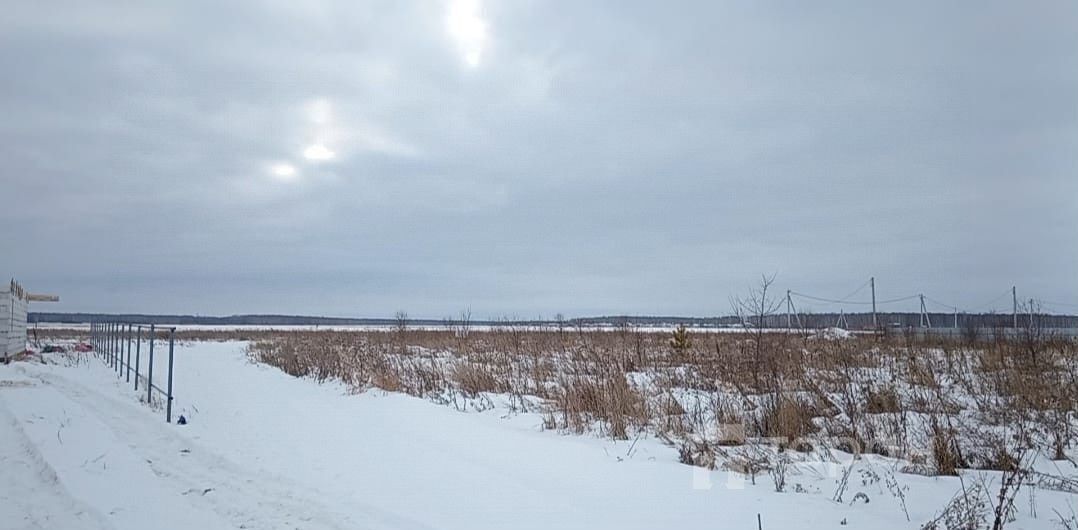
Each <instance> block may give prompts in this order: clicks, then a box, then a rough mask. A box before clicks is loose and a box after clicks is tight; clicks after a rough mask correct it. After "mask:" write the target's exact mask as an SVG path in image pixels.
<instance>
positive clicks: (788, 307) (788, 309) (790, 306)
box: [786, 289, 793, 332]
mask: <svg viewBox="0 0 1078 530" xmlns="http://www.w3.org/2000/svg"><path fill="white" fill-rule="evenodd" d="M792 312H793V302H791V301H790V290H789V289H786V331H787V332H789V331H790V330H791V329H793V328H792V327H790V314H791V313H792Z"/></svg>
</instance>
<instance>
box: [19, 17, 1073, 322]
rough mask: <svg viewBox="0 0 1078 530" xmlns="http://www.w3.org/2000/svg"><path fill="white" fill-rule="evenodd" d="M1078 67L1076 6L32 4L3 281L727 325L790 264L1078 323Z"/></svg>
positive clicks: (820, 291)
mask: <svg viewBox="0 0 1078 530" xmlns="http://www.w3.org/2000/svg"><path fill="white" fill-rule="evenodd" d="M1076 65H1078V3H1075V2H1073V1H1069V0H1060V1H1039V0H1035V1H1031V2H995V1H968V2H967V1H956V2H935V1H917V0H914V1H906V2H886V3H870V2H863V1H824V2H788V1H783V2H769V1H744V2H716V1H710V0H709V1H700V2H695V1H685V2H644V1H633V0H617V1H602V0H596V1H589V2H554V1H551V2H542V1H538V0H512V1H504V0H503V1H490V0H485V1H484V0H447V1H441V0H423V1H414V2H413V1H403V0H385V1H381V0H379V1H359V0H341V1H336V0H334V1H328V0H327V1H323V0H312V1H304V2H292V1H268V2H267V1H258V2H254V1H242V0H241V1H239V2H229V3H227V4H224V3H219V2H205V1H202V0H191V1H184V2H115V1H110V0H105V1H102V2H92V3H88V2H76V1H47V2H18V3H15V4H14V5H8V6H6V7H5V8H4V16H2V17H0V70H2V71H3V77H2V81H0V163H2V164H3V165H2V167H0V199H2V201H3V207H2V208H0V249H2V251H0V273H3V274H4V275H5V276H13V277H15V278H17V279H18V280H19V281H20V282H21V283H23V284H24V285H26V286H27V287H28V288H29V289H30V290H31V291H36V292H47V293H52V294H57V295H60V297H61V299H62V301H61V302H60V303H58V304H48V305H45V304H40V305H36V306H35V308H34V309H36V310H41V311H44V310H53V311H94V312H98V311H100V312H120V311H131V312H146V313H176V312H179V313H191V314H202V315H228V314H238V313H287V314H317V315H336V316H357V317H377V316H389V315H392V314H393V313H394V312H396V311H398V310H404V311H406V312H408V313H409V314H410V315H412V316H415V317H429V318H441V317H445V316H449V315H453V314H457V313H459V312H460V311H461V310H463V309H466V308H470V309H471V312H472V314H473V317H474V318H497V317H519V318H535V317H549V316H553V315H554V314H557V313H561V314H564V315H566V316H582V315H601V314H649V315H697V316H705V315H720V314H728V313H729V312H730V311H731V306H730V302H729V300H730V297H731V296H736V295H739V294H744V293H746V292H747V291H748V290H749V289H750V288H751V287H752V286H753V285H754V284H756V283H757V282H758V281H759V279H760V277H761V275H763V274H766V275H775V283H774V286H773V290H775V291H777V293H778V295H779V296H780V297H781V296H784V293H785V290H787V289H792V290H793V291H795V292H798V293H804V294H810V295H813V296H817V297H822V298H831V299H843V298H844V297H846V296H849V295H850V294H851V293H853V292H855V291H856V293H857V294H855V295H854V297H853V298H851V300H855V301H864V300H867V299H868V298H867V297H868V296H869V294H868V292H867V291H866V290H865V289H861V290H860V291H857V289H858V286H863V285H864V284H865V282H866V281H867V280H868V278H869V277H872V276H874V277H875V278H876V285H877V293H878V296H879V297H880V299H881V300H882V299H891V298H898V297H903V296H907V295H910V294H917V293H924V294H926V295H927V296H928V297H930V298H931V299H932V300H933V301H936V302H939V303H941V304H949V305H953V306H957V307H960V308H961V309H963V310H985V309H999V310H1006V309H1009V305H1010V302H1009V292H1008V291H1009V289H1010V287H1011V286H1012V285H1015V286H1017V290H1018V293H1019V297H1021V298H1022V299H1027V298H1033V297H1035V298H1037V299H1039V300H1043V301H1045V304H1046V305H1045V309H1048V310H1051V309H1053V308H1055V309H1056V310H1057V311H1064V310H1067V309H1070V310H1072V311H1078V306H1074V307H1070V306H1062V305H1055V306H1048V305H1047V302H1048V301H1051V302H1052V303H1055V304H1078V274H1076V270H1078V149H1076V148H1078V67H1076ZM1001 295H1007V296H1006V297H1004V298H1002V299H1001V298H1000V296H1001ZM993 299H996V301H995V302H994V303H993ZM798 303H799V304H801V305H802V307H803V308H804V309H806V310H814V311H827V310H831V309H837V308H838V307H840V306H839V305H837V304H828V303H824V302H817V301H812V300H809V299H801V300H799V301H798ZM917 303H918V302H917V301H916V300H911V301H905V302H901V303H895V304H892V305H890V306H884V307H881V310H882V309H891V310H916V309H917V307H918V306H917ZM933 303H935V302H933ZM858 308H863V306H858ZM846 309H847V310H850V309H851V308H846ZM936 309H938V310H941V311H949V309H948V308H946V307H942V306H939V307H936Z"/></svg>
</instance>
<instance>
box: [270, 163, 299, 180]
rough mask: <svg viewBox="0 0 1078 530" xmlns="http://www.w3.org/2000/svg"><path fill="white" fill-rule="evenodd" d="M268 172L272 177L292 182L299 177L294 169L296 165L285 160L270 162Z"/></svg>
mask: <svg viewBox="0 0 1078 530" xmlns="http://www.w3.org/2000/svg"><path fill="white" fill-rule="evenodd" d="M269 173H270V175H271V176H273V178H274V179H276V180H279V181H281V182H292V181H294V180H296V178H298V177H299V172H298V171H296V166H293V165H292V164H289V163H287V162H276V163H273V164H270V166H269Z"/></svg>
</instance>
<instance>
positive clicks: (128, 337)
mask: <svg viewBox="0 0 1078 530" xmlns="http://www.w3.org/2000/svg"><path fill="white" fill-rule="evenodd" d="M124 364H125V366H124V367H125V368H126V369H127V382H128V383H130V382H131V324H128V325H127V362H126V363H124Z"/></svg>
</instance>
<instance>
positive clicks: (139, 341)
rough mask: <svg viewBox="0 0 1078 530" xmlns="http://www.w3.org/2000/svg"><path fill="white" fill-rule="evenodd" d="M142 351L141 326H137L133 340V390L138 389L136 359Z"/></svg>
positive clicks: (137, 359)
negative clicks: (136, 335)
mask: <svg viewBox="0 0 1078 530" xmlns="http://www.w3.org/2000/svg"><path fill="white" fill-rule="evenodd" d="M140 353H142V326H139V327H138V338H137V339H136V340H135V390H138V364H139V363H138V361H139V354H140Z"/></svg>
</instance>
